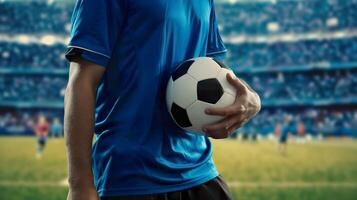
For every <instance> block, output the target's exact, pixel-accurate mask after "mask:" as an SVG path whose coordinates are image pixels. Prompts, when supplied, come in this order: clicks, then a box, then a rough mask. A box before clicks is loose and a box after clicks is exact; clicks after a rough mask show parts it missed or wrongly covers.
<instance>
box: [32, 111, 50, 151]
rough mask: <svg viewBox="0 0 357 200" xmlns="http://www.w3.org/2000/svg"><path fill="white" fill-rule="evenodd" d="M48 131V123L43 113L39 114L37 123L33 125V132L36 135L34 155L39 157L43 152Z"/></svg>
mask: <svg viewBox="0 0 357 200" xmlns="http://www.w3.org/2000/svg"><path fill="white" fill-rule="evenodd" d="M48 131H49V124H48V121H47V119H46V117H45V116H44V115H40V116H39V117H38V121H37V124H36V125H35V133H36V137H37V153H36V157H37V158H41V157H42V154H43V150H44V148H45V145H46V140H47V136H48Z"/></svg>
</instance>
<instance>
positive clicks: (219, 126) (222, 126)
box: [203, 116, 237, 133]
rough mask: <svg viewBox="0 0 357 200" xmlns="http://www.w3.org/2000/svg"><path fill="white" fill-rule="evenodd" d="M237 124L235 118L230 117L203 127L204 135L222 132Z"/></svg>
mask: <svg viewBox="0 0 357 200" xmlns="http://www.w3.org/2000/svg"><path fill="white" fill-rule="evenodd" d="M236 122H237V116H230V117H228V118H226V119H224V120H223V121H221V122H218V123H215V124H210V125H207V126H204V127H203V131H204V132H205V133H214V132H224V131H226V130H228V129H229V128H230V127H231V126H232V125H233V124H235V123H236Z"/></svg>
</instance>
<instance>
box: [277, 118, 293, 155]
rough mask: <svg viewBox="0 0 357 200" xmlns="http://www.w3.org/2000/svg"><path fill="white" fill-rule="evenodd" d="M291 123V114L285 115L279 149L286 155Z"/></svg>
mask: <svg viewBox="0 0 357 200" xmlns="http://www.w3.org/2000/svg"><path fill="white" fill-rule="evenodd" d="M290 123H291V116H290V115H287V116H284V123H283V124H282V125H281V129H280V136H279V151H280V152H281V153H282V154H284V155H285V154H286V148H287V143H288V137H289V133H290Z"/></svg>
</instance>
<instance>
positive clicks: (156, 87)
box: [64, 0, 260, 200]
mask: <svg viewBox="0 0 357 200" xmlns="http://www.w3.org/2000/svg"><path fill="white" fill-rule="evenodd" d="M225 52H226V48H225V46H224V44H223V42H222V39H221V37H220V35H219V32H218V27H217V22H216V17H215V11H214V4H213V1H212V0H200V1H192V0H180V1H178V0H151V1H148V0H136V1H130V0H100V1H98V0H78V1H77V3H76V5H75V9H74V13H73V17H72V31H71V39H70V43H69V45H68V50H67V52H66V57H67V58H68V59H69V60H70V62H71V64H70V75H69V82H68V85H67V88H66V94H65V121H64V132H65V139H66V144H67V151H68V160H69V193H68V200H98V199H99V198H100V199H102V200H119V199H135V200H141V199H169V200H173V199H182V200H198V199H202V200H218V199H219V200H226V199H231V197H230V194H229V192H228V188H227V185H226V184H225V183H224V181H223V179H222V177H220V176H219V173H218V171H217V170H216V168H215V165H214V163H213V160H212V145H211V143H210V140H209V137H211V138H216V139H220V138H226V137H228V136H229V135H230V134H231V133H232V132H233V131H234V130H235V129H237V128H239V127H240V126H242V125H243V124H244V123H245V122H246V121H248V120H249V119H250V118H252V117H253V116H254V115H255V114H256V113H257V112H258V111H259V109H260V99H259V97H258V95H257V94H256V93H255V92H254V91H253V90H252V89H251V88H249V87H248V86H247V85H246V84H245V83H243V82H242V81H240V80H239V79H237V78H233V77H232V76H229V75H227V79H228V81H229V82H230V83H231V84H232V85H233V86H234V87H235V88H236V89H237V90H238V91H237V93H238V94H240V95H239V96H237V98H236V102H235V103H234V105H232V106H228V107H224V108H215V109H213V108H210V109H207V110H206V112H207V114H210V115H221V116H225V119H224V120H223V121H221V122H219V123H216V124H211V125H207V126H206V127H204V131H205V132H206V134H207V137H206V136H199V135H195V134H191V133H188V132H185V131H184V130H182V129H181V128H179V127H178V126H177V125H176V124H175V123H174V121H173V120H172V119H171V117H170V114H169V112H168V111H167V108H166V102H165V88H166V85H167V82H168V80H169V77H170V75H171V73H172V72H173V71H174V70H175V67H176V66H177V65H178V64H179V63H180V62H182V61H184V60H187V59H189V58H193V57H200V56H211V57H215V58H216V59H222V58H223V57H224V54H225ZM94 133H95V136H96V137H95V138H96V139H95V143H94V145H93V147H92V137H93V134H94Z"/></svg>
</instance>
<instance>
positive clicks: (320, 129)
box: [239, 107, 357, 137]
mask: <svg viewBox="0 0 357 200" xmlns="http://www.w3.org/2000/svg"><path fill="white" fill-rule="evenodd" d="M286 117H290V118H291V119H292V121H291V122H290V124H289V125H290V132H291V134H293V135H299V134H298V126H300V127H301V126H302V127H303V134H311V135H315V136H316V135H318V134H323V135H324V136H346V135H347V136H354V137H356V136H357V133H356V130H357V110H355V109H351V108H348V107H346V108H344V109H333V108H332V109H331V108H319V109H316V108H311V107H310V108H304V107H298V108H294V109H263V110H262V111H261V112H260V113H259V114H258V115H257V116H256V117H255V118H253V119H252V121H250V122H249V123H247V124H246V125H245V126H244V127H243V128H241V129H240V130H239V132H242V133H248V134H255V133H259V134H263V135H267V134H274V133H275V129H276V127H277V126H278V125H282V124H284V123H285V122H284V118H286ZM285 125H286V124H285ZM300 134H301V133H300Z"/></svg>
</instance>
